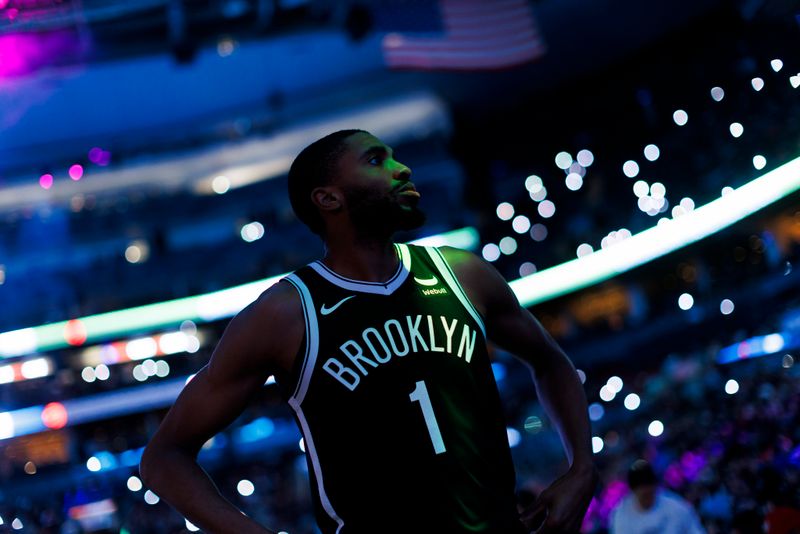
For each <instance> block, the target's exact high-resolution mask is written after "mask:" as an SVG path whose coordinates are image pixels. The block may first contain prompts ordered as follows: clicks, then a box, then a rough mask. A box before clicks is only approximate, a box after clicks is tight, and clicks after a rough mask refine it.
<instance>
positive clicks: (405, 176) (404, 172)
mask: <svg viewBox="0 0 800 534" xmlns="http://www.w3.org/2000/svg"><path fill="white" fill-rule="evenodd" d="M393 176H394V179H395V180H402V181H404V182H407V181H409V180H410V179H411V169H409V168H408V167H406V166H405V165H403V164H402V163H400V162H397V163H396V164H395V167H394V169H393Z"/></svg>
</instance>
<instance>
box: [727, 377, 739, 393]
mask: <svg viewBox="0 0 800 534" xmlns="http://www.w3.org/2000/svg"><path fill="white" fill-rule="evenodd" d="M738 391H739V382H737V381H736V380H734V379H733V378H731V379H730V380H728V381H727V382H725V393H727V394H728V395H734V394H736V393H737V392H738Z"/></svg>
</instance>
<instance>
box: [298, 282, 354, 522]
mask: <svg viewBox="0 0 800 534" xmlns="http://www.w3.org/2000/svg"><path fill="white" fill-rule="evenodd" d="M286 281H287V282H289V283H290V284H292V285H293V286H294V287H295V289H297V292H298V293H300V301H301V302H302V306H303V317H304V318H305V327H306V350H305V355H304V357H303V367H302V369H301V370H300V378H299V380H298V381H297V387H296V388H295V391H294V393H293V394H292V396H291V397H289V405H290V406H291V407H292V409H293V410H294V411H295V414H297V420H298V421H299V422H300V430H301V432H302V433H303V440H305V444H306V452H307V454H308V455H309V458H311V465H312V466H313V468H314V476H315V477H316V479H317V492H319V500H320V502H321V503H322V508H323V509H324V510H325V512H327V514H328V515H329V516H330V518H331V519H333V520H334V521H336V523H337V524H338V525H339V527H338V528H337V529H336V532H339V531H340V530H341V529H342V527H343V526H344V521H342V519H341V518H340V517H339V515H338V514H337V513H336V511H335V510H334V509H333V505H332V504H331V501H330V499H328V494H327V493H326V492H325V485H324V484H323V482H322V468H321V467H320V464H319V457H318V456H317V449H316V447H315V446H314V438H313V437H312V436H311V429H310V428H309V427H308V421H306V418H305V415H304V414H303V408H302V407H301V406H300V404H301V403H302V402H303V399H304V398H305V396H306V392H307V391H308V384H309V382H311V375H312V374H313V373H314V367H315V366H316V363H317V354H318V352H319V327H318V326H317V312H316V309H315V308H314V301H313V300H312V298H311V293H310V292H309V290H308V287H307V286H306V285H305V284H304V283H303V281H302V280H300V278H299V277H298V276H297V275H296V274H290V275H288V276H287V277H286Z"/></svg>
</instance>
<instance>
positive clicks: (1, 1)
mask: <svg viewBox="0 0 800 534" xmlns="http://www.w3.org/2000/svg"><path fill="white" fill-rule="evenodd" d="M7 5H8V0H0V9H5V8H6V6H7Z"/></svg>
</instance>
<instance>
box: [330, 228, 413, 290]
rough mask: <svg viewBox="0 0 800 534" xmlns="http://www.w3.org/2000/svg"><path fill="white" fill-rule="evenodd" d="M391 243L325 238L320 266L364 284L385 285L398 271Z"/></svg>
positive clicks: (384, 240) (339, 237)
mask: <svg viewBox="0 0 800 534" xmlns="http://www.w3.org/2000/svg"><path fill="white" fill-rule="evenodd" d="M399 261H400V260H399V258H398V257H397V251H396V249H395V247H394V243H393V242H392V241H391V239H383V238H373V239H370V238H364V237H362V238H359V239H354V238H353V236H328V239H327V240H326V242H325V256H324V257H323V258H322V262H323V263H324V264H325V265H326V266H327V267H328V268H330V269H331V270H333V271H334V272H335V273H336V274H339V275H341V276H344V277H346V278H352V279H354V280H362V281H364V282H385V281H386V280H388V279H389V278H391V277H392V275H393V274H394V273H395V272H396V271H397V265H398V262H399Z"/></svg>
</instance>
